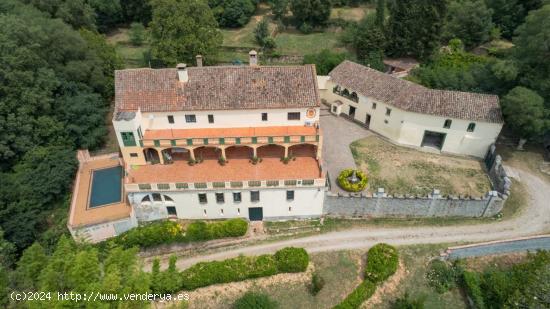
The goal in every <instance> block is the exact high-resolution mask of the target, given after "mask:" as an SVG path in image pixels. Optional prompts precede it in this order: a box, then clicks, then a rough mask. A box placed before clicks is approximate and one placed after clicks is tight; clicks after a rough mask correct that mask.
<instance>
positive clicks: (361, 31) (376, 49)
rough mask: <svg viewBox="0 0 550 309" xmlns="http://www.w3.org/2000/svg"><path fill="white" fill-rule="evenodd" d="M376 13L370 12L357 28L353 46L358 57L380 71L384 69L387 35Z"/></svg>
mask: <svg viewBox="0 0 550 309" xmlns="http://www.w3.org/2000/svg"><path fill="white" fill-rule="evenodd" d="M376 17H377V16H375V15H374V14H369V15H367V16H365V18H364V19H363V20H362V21H361V22H360V23H359V25H358V26H357V27H356V28H355V31H354V34H353V41H352V46H353V48H354V49H355V52H356V54H357V59H358V60H359V61H360V62H361V63H363V64H365V65H368V66H369V67H371V68H373V69H376V70H378V71H384V62H383V61H384V48H385V45H386V37H385V35H384V33H383V31H382V28H381V27H380V26H378V25H377V24H376V23H377V20H376Z"/></svg>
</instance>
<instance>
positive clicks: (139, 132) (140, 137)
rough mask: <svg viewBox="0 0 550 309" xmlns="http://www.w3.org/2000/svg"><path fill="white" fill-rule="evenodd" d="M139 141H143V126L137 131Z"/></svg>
mask: <svg viewBox="0 0 550 309" xmlns="http://www.w3.org/2000/svg"><path fill="white" fill-rule="evenodd" d="M137 132H138V137H139V139H143V133H142V132H141V126H139V127H138V129H137Z"/></svg>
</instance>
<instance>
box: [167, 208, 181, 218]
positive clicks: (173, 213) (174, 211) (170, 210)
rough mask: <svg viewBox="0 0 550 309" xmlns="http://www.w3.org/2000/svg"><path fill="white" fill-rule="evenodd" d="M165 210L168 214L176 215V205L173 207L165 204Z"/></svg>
mask: <svg viewBox="0 0 550 309" xmlns="http://www.w3.org/2000/svg"><path fill="white" fill-rule="evenodd" d="M166 212H168V215H169V216H177V215H178V212H177V211H176V207H174V206H167V207H166Z"/></svg>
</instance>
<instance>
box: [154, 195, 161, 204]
mask: <svg viewBox="0 0 550 309" xmlns="http://www.w3.org/2000/svg"><path fill="white" fill-rule="evenodd" d="M153 201H155V202H162V198H161V197H160V193H153Z"/></svg>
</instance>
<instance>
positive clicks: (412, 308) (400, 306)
mask: <svg viewBox="0 0 550 309" xmlns="http://www.w3.org/2000/svg"><path fill="white" fill-rule="evenodd" d="M424 302H425V298H424V297H420V298H417V299H411V297H410V296H409V294H408V293H405V296H403V297H401V298H398V299H396V300H395V302H393V303H392V306H391V308H392V309H424Z"/></svg>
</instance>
